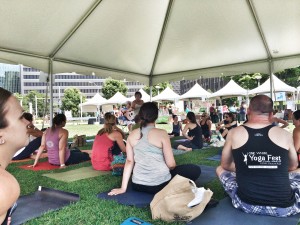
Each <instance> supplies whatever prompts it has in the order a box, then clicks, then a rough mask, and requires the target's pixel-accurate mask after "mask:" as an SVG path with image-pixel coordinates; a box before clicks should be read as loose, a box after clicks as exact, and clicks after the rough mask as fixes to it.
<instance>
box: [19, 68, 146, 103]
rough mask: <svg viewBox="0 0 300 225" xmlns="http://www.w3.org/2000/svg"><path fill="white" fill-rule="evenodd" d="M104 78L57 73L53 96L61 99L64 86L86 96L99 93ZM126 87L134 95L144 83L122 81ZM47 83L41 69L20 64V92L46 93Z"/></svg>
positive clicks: (128, 93) (130, 94) (89, 96)
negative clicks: (77, 90)
mask: <svg viewBox="0 0 300 225" xmlns="http://www.w3.org/2000/svg"><path fill="white" fill-rule="evenodd" d="M104 82H105V78H101V77H98V76H94V75H82V74H76V73H74V72H73V73H59V74H55V75H54V83H53V97H54V98H55V99H61V98H62V97H63V95H64V90H65V89H66V88H70V87H75V88H78V89H79V90H80V92H81V93H83V94H84V95H85V96H86V97H87V98H91V97H93V96H94V95H95V94H96V93H97V92H99V93H101V90H102V87H103V85H104ZM123 82H124V83H125V85H126V86H127V88H128V91H127V97H131V96H132V95H134V93H135V92H136V91H138V90H139V89H141V88H143V87H144V85H143V84H141V83H139V82H134V81H126V80H124V81H123ZM46 89H47V83H46V82H45V79H44V74H43V73H41V71H39V70H37V69H34V68H30V67H26V66H23V65H21V94H27V93H28V92H30V91H32V90H35V91H38V92H40V93H46Z"/></svg>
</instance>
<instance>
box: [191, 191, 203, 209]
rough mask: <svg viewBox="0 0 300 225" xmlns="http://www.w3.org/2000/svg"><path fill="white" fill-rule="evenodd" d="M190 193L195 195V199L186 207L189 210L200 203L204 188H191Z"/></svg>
mask: <svg viewBox="0 0 300 225" xmlns="http://www.w3.org/2000/svg"><path fill="white" fill-rule="evenodd" d="M192 191H193V192H194V193H195V198H194V199H193V200H192V201H191V202H190V203H189V204H188V205H187V206H188V207H189V208H191V207H194V206H196V205H199V204H200V203H201V202H202V200H203V195H204V192H205V188H204V187H201V188H193V189H192Z"/></svg>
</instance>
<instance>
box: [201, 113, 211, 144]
mask: <svg viewBox="0 0 300 225" xmlns="http://www.w3.org/2000/svg"><path fill="white" fill-rule="evenodd" d="M211 125H212V121H211V120H210V116H209V115H208V114H207V113H206V112H204V113H202V115H201V120H200V126H201V129H202V135H203V139H204V141H205V142H209V141H210V137H211Z"/></svg>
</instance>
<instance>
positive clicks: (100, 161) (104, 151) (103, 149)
mask: <svg viewBox="0 0 300 225" xmlns="http://www.w3.org/2000/svg"><path fill="white" fill-rule="evenodd" d="M123 138H124V134H123V132H122V130H121V129H119V128H118V127H117V125H116V117H115V116H114V115H113V114H111V113H106V114H105V115H104V127H103V128H102V129H101V130H99V132H98V134H97V135H96V137H95V141H94V144H93V148H92V166H93V168H94V169H95V170H104V171H106V170H111V162H112V161H113V155H119V154H120V153H121V151H122V152H126V147H125V144H124V142H123Z"/></svg>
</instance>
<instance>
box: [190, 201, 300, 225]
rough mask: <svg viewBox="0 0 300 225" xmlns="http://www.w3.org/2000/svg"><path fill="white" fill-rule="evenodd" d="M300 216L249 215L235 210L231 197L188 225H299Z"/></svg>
mask: <svg viewBox="0 0 300 225" xmlns="http://www.w3.org/2000/svg"><path fill="white" fill-rule="evenodd" d="M299 218H300V215H299V214H297V215H294V216H291V217H285V218H277V217H272V216H261V215H255V214H248V213H245V212H242V211H240V210H238V209H235V208H234V207H233V206H232V203H231V199H230V198H229V197H227V198H225V199H222V200H221V201H220V202H219V204H218V205H217V206H216V207H215V208H210V209H207V210H205V211H204V212H203V213H202V214H201V215H200V216H198V217H197V218H195V219H194V220H192V221H191V222H189V223H188V224H195V225H196V224H201V225H212V224H213V225H224V224H226V225H227V224H230V225H241V224H242V225H253V224H255V225H269V224H270V225H281V224H284V225H297V224H298V222H300V220H299Z"/></svg>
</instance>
